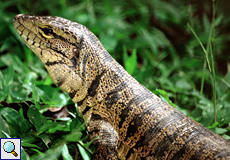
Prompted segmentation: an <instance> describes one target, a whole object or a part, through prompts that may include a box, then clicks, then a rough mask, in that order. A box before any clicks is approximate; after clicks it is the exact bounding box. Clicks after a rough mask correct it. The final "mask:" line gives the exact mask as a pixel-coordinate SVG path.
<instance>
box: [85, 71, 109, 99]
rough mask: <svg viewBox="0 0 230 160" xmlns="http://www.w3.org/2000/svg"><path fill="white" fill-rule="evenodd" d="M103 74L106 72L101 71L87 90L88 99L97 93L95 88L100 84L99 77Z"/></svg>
mask: <svg viewBox="0 0 230 160" xmlns="http://www.w3.org/2000/svg"><path fill="white" fill-rule="evenodd" d="M105 73H106V71H105V70H103V71H102V72H101V74H99V75H97V76H96V77H95V79H94V80H93V81H92V83H91V85H90V87H89V88H88V95H89V96H90V97H93V96H95V94H96V93H97V88H98V86H99V84H100V81H101V77H102V76H103V75H104V74H105Z"/></svg>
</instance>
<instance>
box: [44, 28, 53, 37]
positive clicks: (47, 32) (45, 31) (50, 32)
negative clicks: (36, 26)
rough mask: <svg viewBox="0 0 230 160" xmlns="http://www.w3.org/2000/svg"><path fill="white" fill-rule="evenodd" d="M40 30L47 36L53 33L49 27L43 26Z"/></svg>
mask: <svg viewBox="0 0 230 160" xmlns="http://www.w3.org/2000/svg"><path fill="white" fill-rule="evenodd" d="M42 31H43V32H44V33H45V34H46V35H48V36H50V35H51V34H52V33H53V30H52V29H50V28H43V29H42Z"/></svg>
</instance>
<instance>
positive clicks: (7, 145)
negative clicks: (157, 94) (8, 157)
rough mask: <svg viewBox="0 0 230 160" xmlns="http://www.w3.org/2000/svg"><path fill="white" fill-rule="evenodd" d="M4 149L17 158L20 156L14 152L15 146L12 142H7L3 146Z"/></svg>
mask: <svg viewBox="0 0 230 160" xmlns="http://www.w3.org/2000/svg"><path fill="white" fill-rule="evenodd" d="M3 149H4V151H5V152H7V153H12V154H13V155H14V156H15V157H17V156H18V154H17V153H16V152H15V151H14V150H15V145H14V143H13V142H11V141H7V142H5V143H4V145H3Z"/></svg>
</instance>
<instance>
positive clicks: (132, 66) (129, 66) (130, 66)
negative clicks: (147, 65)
mask: <svg viewBox="0 0 230 160" xmlns="http://www.w3.org/2000/svg"><path fill="white" fill-rule="evenodd" d="M123 50H124V51H123V60H124V66H125V70H126V71H127V72H128V73H129V74H130V75H133V73H134V72H135V71H136V69H137V51H136V49H133V51H132V54H131V56H128V54H127V51H126V48H125V47H124V48H123Z"/></svg>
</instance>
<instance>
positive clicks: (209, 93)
mask: <svg viewBox="0 0 230 160" xmlns="http://www.w3.org/2000/svg"><path fill="white" fill-rule="evenodd" d="M229 6H230V1H228V0H221V1H212V0H203V1H198V0H187V1H183V0H132V1H131V0H126V1H121V0H117V1H108V0H102V1H99V0H97V1H96V0H85V1H83V0H82V1H75V0H56V1H49V2H48V1H47V0H31V1H28V0H4V1H2V0H1V1H0V101H2V102H1V104H0V115H1V116H0V124H4V125H2V126H0V129H1V131H2V132H1V133H0V137H7V136H8V137H21V138H22V140H23V141H22V145H23V148H24V149H23V158H26V157H27V158H30V159H39V158H40V159H43V158H44V157H49V156H50V157H49V158H50V159H55V158H57V157H59V159H60V155H62V156H61V157H62V159H71V158H72V159H74V158H76V157H78V158H79V156H80V155H81V156H82V158H83V159H87V158H90V154H89V153H90V152H91V153H92V152H93V146H92V145H90V144H91V143H90V142H89V141H87V132H86V131H85V128H84V126H82V120H81V118H80V117H79V115H78V114H77V111H76V107H77V106H75V105H73V104H72V102H71V100H70V99H69V97H68V95H67V94H66V93H63V92H61V91H60V89H58V88H56V87H55V86H54V85H53V83H52V81H51V80H50V78H49V76H48V74H47V73H46V71H45V69H44V66H43V64H42V63H41V62H40V61H39V59H38V58H37V57H36V56H35V55H34V54H33V53H32V51H30V50H29V49H28V48H27V47H26V46H25V45H24V43H23V42H22V40H21V39H20V37H19V36H18V35H17V33H16V31H15V30H14V28H13V24H12V21H13V17H14V16H15V15H16V14H19V13H26V14H32V15H51V16H61V17H64V18H67V19H69V20H72V21H76V22H78V23H81V24H83V25H85V26H86V27H88V28H89V29H90V30H91V31H92V32H93V33H94V34H95V35H96V36H97V37H98V38H99V39H100V41H101V43H102V44H103V46H104V47H105V48H106V49H107V50H108V52H109V53H110V54H111V55H112V56H113V57H114V58H115V59H116V60H117V61H118V62H119V63H120V64H121V65H123V66H124V67H125V69H126V70H127V71H128V72H129V73H130V74H131V75H132V76H133V77H134V78H136V79H137V80H138V81H139V82H140V83H141V84H143V85H144V86H146V87H147V88H148V89H150V90H151V91H153V92H154V93H155V94H157V95H159V96H160V97H162V98H163V99H164V100H166V101H168V102H169V103H170V104H171V105H173V106H174V107H176V108H177V109H179V110H180V111H182V112H183V113H184V114H186V115H188V116H190V117H191V118H193V119H195V120H196V121H198V122H199V123H201V124H203V125H204V126H205V127H208V128H209V129H211V130H213V131H214V132H216V133H218V134H220V135H221V136H223V137H224V138H226V139H230V91H229V88H230V65H229V60H230V54H229V52H230V47H229V45H230V36H229V33H230V29H229V28H230V16H229V15H230V10H229ZM213 8H214V9H213ZM188 25H189V26H190V28H189V27H188ZM192 30H193V32H192ZM194 34H196V35H197V37H198V39H197V38H196V37H195V35H194ZM201 44H202V45H203V47H204V48H203V49H202V47H201ZM24 101H30V102H33V104H34V105H33V104H32V105H29V104H28V105H27V107H23V106H24V105H22V104H24V103H22V102H24ZM13 102H14V103H16V105H17V106H18V107H17V108H18V111H19V112H16V111H15V110H13V109H12V108H14V107H12V106H13V105H12V103H13ZM7 105H8V106H10V107H11V108H9V107H6V106H7ZM65 105H67V108H68V109H69V112H70V115H71V116H70V117H69V118H67V117H66V118H62V119H59V121H54V122H53V121H51V120H50V119H48V118H45V117H44V116H43V115H42V113H44V112H45V111H47V107H53V106H56V107H61V106H65ZM25 108H26V109H25ZM35 113H36V114H35ZM33 116H36V120H37V121H36V120H33V119H32V117H33ZM57 124H58V125H57ZM42 127H43V128H42ZM55 127H56V128H55ZM75 128H78V130H75ZM79 128H80V129H79ZM52 129H53V130H52ZM76 135H77V136H76ZM73 137H75V138H73ZM76 137H77V139H76ZM41 140H42V141H41ZM76 146H77V147H76ZM75 149H78V151H75ZM60 152H61V153H62V154H61V153H60ZM51 153H52V154H51ZM64 153H66V154H67V153H68V154H67V155H68V156H67V157H65V156H64V155H65V154H64ZM52 156H53V157H52Z"/></svg>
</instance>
